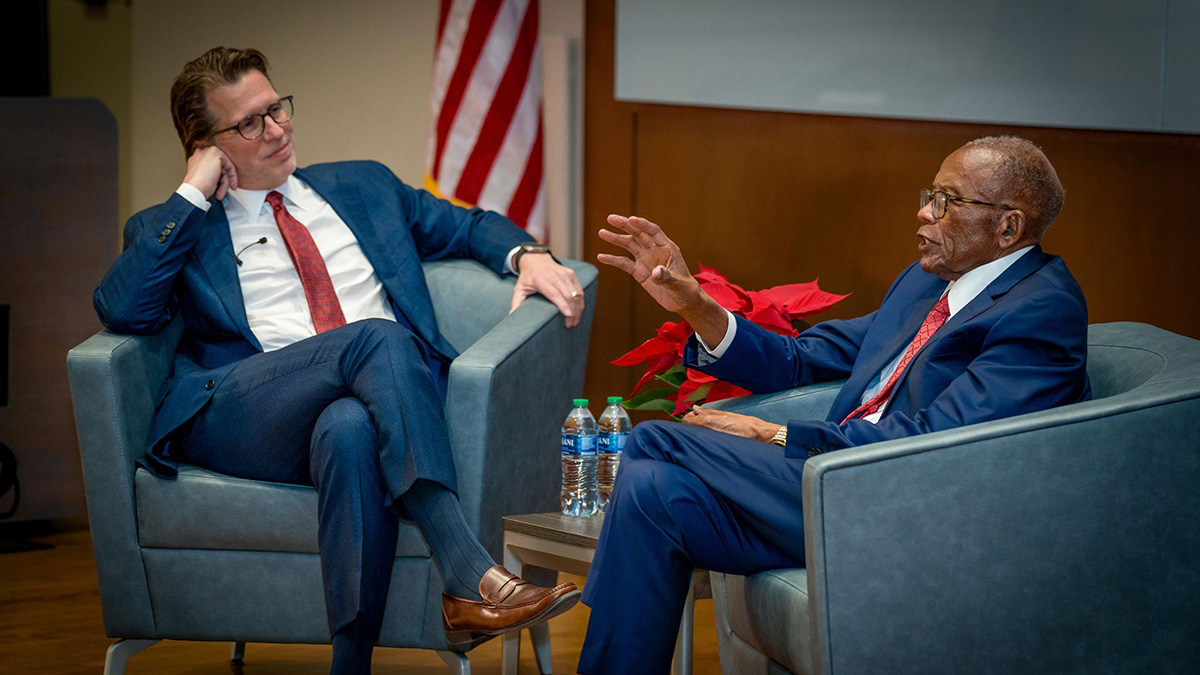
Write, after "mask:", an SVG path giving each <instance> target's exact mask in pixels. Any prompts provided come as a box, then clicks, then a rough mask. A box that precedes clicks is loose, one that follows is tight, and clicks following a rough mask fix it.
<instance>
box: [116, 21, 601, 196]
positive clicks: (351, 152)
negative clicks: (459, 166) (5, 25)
mask: <svg viewBox="0 0 1200 675" xmlns="http://www.w3.org/2000/svg"><path fill="white" fill-rule="evenodd" d="M541 12H542V16H541V32H542V35H543V36H547V35H554V34H564V35H568V36H571V37H575V38H578V39H580V40H582V37H583V4H582V0H543V1H542V6H541ZM437 18H438V3H437V2H436V0H395V1H386V0H377V1H370V0H347V1H345V2H337V3H334V2H329V1H328V0H291V1H289V2H286V3H247V2H244V1H234V0H210V1H208V2H204V3H195V2H185V1H183V0H155V1H154V2H136V3H134V5H133V16H132V24H133V25H132V36H133V37H132V42H133V50H132V51H133V64H132V68H133V71H132V83H133V85H132V88H133V92H132V106H131V107H132V111H133V112H132V120H131V122H132V198H131V202H132V206H133V209H134V210H135V211H136V210H139V209H142V208H145V207H147V206H151V205H153V204H156V203H158V202H161V201H163V200H164V199H166V198H167V197H168V196H169V195H170V193H171V192H172V191H173V190H174V189H175V188H176V187H178V185H179V182H180V180H181V179H182V178H183V174H184V168H185V163H184V157H183V150H182V148H181V146H180V144H179V139H178V136H177V135H176V134H175V129H174V127H173V126H172V124H171V115H170V109H169V91H170V87H171V82H172V81H174V79H175V76H176V75H177V74H178V73H179V71H180V69H181V68H182V67H183V64H184V63H186V62H187V61H189V60H191V59H193V58H195V57H196V56H199V55H200V54H202V53H204V51H206V50H207V49H209V48H211V47H214V46H217V45H225V46H231V47H255V48H257V49H259V50H261V51H262V52H263V53H264V54H266V56H267V58H268V59H269V60H270V65H271V79H272V80H273V82H274V84H275V87H276V89H277V90H278V91H279V92H280V93H281V94H284V95H287V94H291V95H294V96H295V97H296V98H295V106H296V110H295V122H294V126H295V129H296V138H297V142H296V150H297V156H298V159H299V163H300V165H301V166H304V165H307V164H313V163H316V162H326V161H334V160H345V159H374V160H378V161H380V162H383V163H384V164H386V165H387V166H389V167H390V168H391V169H392V170H393V171H394V172H395V173H396V175H398V176H399V177H400V178H401V180H403V181H405V182H407V183H409V184H412V185H420V184H421V182H422V174H423V168H424V167H423V164H424V157H425V151H426V136H427V127H428V125H429V87H430V76H431V74H432V69H433V42H434V38H435V35H434V33H435V31H436V30H437Z"/></svg>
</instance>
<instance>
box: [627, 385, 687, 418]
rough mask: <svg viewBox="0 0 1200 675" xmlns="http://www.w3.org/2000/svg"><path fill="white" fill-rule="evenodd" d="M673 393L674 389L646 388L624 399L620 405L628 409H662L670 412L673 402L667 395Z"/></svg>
mask: <svg viewBox="0 0 1200 675" xmlns="http://www.w3.org/2000/svg"><path fill="white" fill-rule="evenodd" d="M674 393H675V390H674V389H665V388H664V389H647V390H646V391H644V392H642V393H640V394H638V395H637V396H634V397H632V398H630V399H629V400H627V401H625V402H624V403H623V404H622V405H624V406H625V408H626V409H628V410H662V411H664V412H670V411H671V410H673V409H674V408H675V402H674V401H672V400H670V399H669V398H667V397H668V396H671V395H672V394H674Z"/></svg>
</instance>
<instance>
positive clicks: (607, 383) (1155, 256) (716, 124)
mask: <svg viewBox="0 0 1200 675" xmlns="http://www.w3.org/2000/svg"><path fill="white" fill-rule="evenodd" d="M614 5H615V0H595V1H591V2H588V3H587V16H586V26H585V65H584V68H585V83H586V85H585V86H586V89H585V108H584V129H585V133H584V228H585V238H584V257H585V258H587V259H588V260H592V261H594V260H595V255H596V253H598V252H602V251H607V250H612V247H610V246H609V245H607V244H605V243H604V242H602V241H600V239H599V237H598V236H597V234H596V231H597V230H599V229H600V228H601V227H602V226H603V225H604V219H605V217H606V216H607V215H608V214H609V213H622V214H637V215H640V216H643V217H646V218H649V219H650V220H653V221H655V222H657V223H658V224H660V225H662V226H663V227H664V229H665V230H666V231H667V234H668V235H669V236H670V237H671V238H672V239H674V240H675V241H676V242H677V243H678V244H679V245H680V247H681V248H682V250H683V253H684V255H685V256H686V257H687V260H688V262H689V264H690V265H691V266H692V269H693V271H695V270H696V269H697V267H696V263H697V261H699V262H703V263H704V264H705V265H709V266H712V267H716V268H717V269H719V270H721V271H722V272H724V273H725V274H726V275H727V276H728V277H729V278H730V279H731V280H732V281H734V282H736V283H739V284H741V285H743V286H745V287H747V288H751V289H755V288H762V287H766V286H772V285H776V284H781V283H789V282H795V281H808V280H811V279H815V278H818V277H819V278H820V280H821V287H822V288H824V289H826V290H829V291H833V292H837V293H853V295H851V297H849V298H847V299H846V300H845V301H843V302H842V303H840V304H839V305H838V306H836V307H835V308H834V309H832V310H831V311H829V312H828V313H826V314H825V315H823V316H820V317H816V318H815V320H820V319H825V318H848V317H853V316H858V315H861V314H864V313H866V312H869V311H871V310H873V309H875V308H877V307H878V306H879V302H880V301H881V300H882V298H883V294H884V292H885V291H886V290H887V288H888V285H889V284H890V283H891V281H892V280H893V279H894V278H895V276H896V275H897V274H898V273H899V272H900V270H901V269H903V268H904V267H905V266H906V265H907V264H909V263H910V262H912V261H914V260H916V259H917V257H918V254H917V250H916V243H917V239H916V236H915V233H916V229H917V225H918V223H917V218H916V212H917V193H918V191H919V190H920V189H921V188H923V187H927V186H928V185H929V184H930V182H931V181H932V180H933V177H934V175H935V174H936V173H937V171H938V167H939V166H940V165H941V162H942V160H943V159H944V158H945V157H946V155H948V154H949V153H951V152H952V151H953V150H955V149H956V148H958V147H959V146H960V145H962V144H963V143H965V142H966V141H969V140H971V139H972V138H976V137H979V136H985V135H990V134H1000V133H1008V134H1016V135H1020V136H1024V137H1027V138H1029V139H1031V140H1033V141H1034V142H1035V143H1037V144H1038V145H1040V146H1042V148H1043V149H1044V151H1045V152H1046V155H1047V156H1048V157H1049V158H1050V161H1051V162H1052V163H1053V164H1054V166H1055V168H1056V170H1057V171H1058V175H1059V177H1060V178H1061V180H1062V182H1063V185H1064V186H1065V187H1066V189H1067V200H1066V206H1065V208H1064V210H1063V212H1062V215H1061V216H1060V217H1059V218H1058V220H1057V221H1055V223H1054V225H1053V227H1051V229H1050V231H1049V232H1048V234H1047V236H1046V239H1045V241H1044V242H1043V245H1044V247H1045V248H1046V250H1047V251H1049V252H1051V253H1056V254H1059V255H1061V256H1062V257H1063V258H1064V259H1065V260H1066V262H1067V264H1068V266H1069V267H1070V269H1071V270H1072V271H1073V272H1074V274H1075V276H1076V278H1077V279H1078V280H1079V282H1080V284H1081V285H1082V286H1083V290H1084V293H1085V294H1086V296H1087V299H1088V306H1089V314H1090V320H1091V322H1093V323H1097V322H1107V321H1144V322H1147V323H1152V324H1154V325H1157V326H1161V327H1163V328H1166V329H1168V330H1171V331H1175V332H1178V333H1182V334H1184V335H1189V336H1191V337H1198V338H1200V312H1198V311H1197V310H1198V309H1200V303H1198V302H1197V300H1196V297H1197V293H1196V291H1194V290H1193V287H1192V286H1191V280H1192V277H1193V276H1194V275H1195V269H1196V265H1197V264H1198V261H1197V260H1196V256H1197V254H1198V253H1200V206H1198V205H1197V202H1196V198H1197V197H1200V137H1197V136H1176V135H1166V134H1146V133H1128V132H1107V131H1086V130H1074V129H1049V128H1034V127H1014V126H997V125H984V124H957V123H945V122H924V121H912V120H889V119H875V118H861V117H838V116H829V115H804V114H792V113H772V112H758V111H745V110H728V109H714V108H695V107H682V106H667V105H651V104H639V103H626V102H619V101H616V100H614V97H613V91H614V81H613V63H614V59H613V56H614V26H615V22H614V18H615V7H614ZM614 252H615V251H614ZM601 267H602V268H603V269H601V272H600V293H599V298H598V300H597V307H596V321H595V328H594V329H593V336H592V348H591V355H590V357H589V358H590V360H589V364H588V372H587V390H588V391H587V393H588V395H589V397H590V398H592V399H593V400H596V399H599V398H600V397H602V396H606V395H610V394H612V395H617V394H620V395H624V394H627V393H628V392H629V390H630V389H631V388H632V386H633V384H634V382H636V378H637V375H638V373H637V372H636V371H637V370H638V369H636V368H634V369H630V368H618V367H616V366H612V365H610V364H609V363H608V362H609V361H611V360H612V359H614V358H616V357H617V356H619V355H621V354H622V353H624V352H625V351H627V350H628V349H630V348H632V347H633V346H635V345H636V344H638V343H640V342H641V341H643V340H645V339H647V338H649V337H651V336H652V335H653V334H654V329H655V328H656V327H657V326H658V325H659V323H661V322H662V321H663V320H665V319H667V318H668V315H667V314H666V312H664V311H662V310H661V309H659V308H658V307H657V305H655V304H654V303H653V301H651V300H650V299H649V298H648V297H647V296H646V295H645V294H644V293H643V292H642V291H641V290H640V289H638V288H636V286H635V285H634V284H633V283H632V281H631V280H629V278H628V277H627V276H625V275H624V273H622V272H619V271H617V270H614V269H612V268H608V267H605V266H601Z"/></svg>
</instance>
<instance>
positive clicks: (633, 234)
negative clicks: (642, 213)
mask: <svg viewBox="0 0 1200 675" xmlns="http://www.w3.org/2000/svg"><path fill="white" fill-rule="evenodd" d="M608 224H609V225H612V226H613V227H616V228H620V229H622V230H624V231H626V232H628V233H629V234H628V235H627V237H626V239H627V241H628V242H630V243H633V244H636V245H637V246H638V247H641V248H651V247H654V246H670V245H672V244H671V240H670V239H667V237H666V235H664V234H663V233H662V229H661V228H660V227H659V226H657V225H655V224H654V223H652V222H650V221H648V220H646V219H645V218H639V217H637V216H629V217H628V218H626V217H625V216H618V215H616V214H613V215H610V216H609V217H608ZM616 236H621V235H616ZM606 241H611V240H606ZM612 243H614V244H617V245H618V246H621V247H622V248H625V249H627V250H629V251H630V252H631V253H632V252H633V251H632V249H629V247H628V246H625V245H622V244H618V243H617V242H616V241H612Z"/></svg>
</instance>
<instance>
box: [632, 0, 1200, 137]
mask: <svg viewBox="0 0 1200 675" xmlns="http://www.w3.org/2000/svg"><path fill="white" fill-rule="evenodd" d="M616 52H617V56H616V92H615V93H616V97H617V99H619V100H624V101H641V102H651V103H671V104H682V105H699V106H716V107H728V108H751V109H761V110H785V111H797V112H813V113H830V114H841V115H864V116H879V117H899V118H912V119H931V120H950V121H967V122H987V123H1001V124H1021V125H1034V126H1061V127H1082V128H1097V129H1128V130H1136V131H1166V132H1184V133H1200V0H1038V1H1034V0H969V1H966V2H959V3H949V2H945V1H944V0H940V1H939V0H842V1H840V2H839V1H838V0H742V1H740V2H736V1H731V0H724V1H723V0H618V2H617V35H616Z"/></svg>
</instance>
